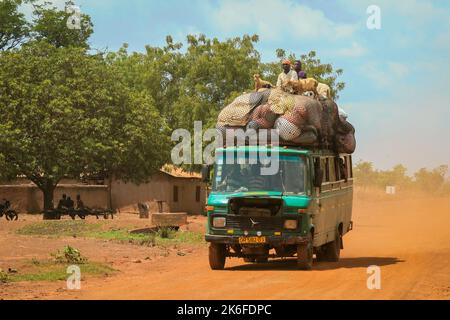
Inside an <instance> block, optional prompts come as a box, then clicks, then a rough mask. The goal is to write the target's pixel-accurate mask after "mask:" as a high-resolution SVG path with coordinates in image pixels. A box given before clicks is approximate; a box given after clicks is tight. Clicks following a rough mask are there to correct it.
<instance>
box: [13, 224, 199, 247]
mask: <svg viewBox="0 0 450 320" xmlns="http://www.w3.org/2000/svg"><path fill="white" fill-rule="evenodd" d="M130 231H131V230H129V229H127V228H111V229H109V230H104V229H103V228H102V225H101V224H99V223H95V224H94V223H92V224H91V223H87V222H86V221H73V220H60V221H42V222H37V223H33V224H29V225H26V226H24V227H22V228H20V229H18V230H17V233H18V234H20V235H28V236H48V237H77V238H78V237H84V238H94V239H101V240H110V241H115V242H119V243H131V244H136V245H142V246H149V247H152V246H170V245H175V244H182V243H184V244H202V243H204V239H203V234H202V233H201V232H192V231H175V230H173V229H171V228H164V227H163V228H158V229H156V230H155V231H148V232H146V233H132V232H130Z"/></svg>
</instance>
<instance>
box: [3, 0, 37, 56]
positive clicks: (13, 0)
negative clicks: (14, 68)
mask: <svg viewBox="0 0 450 320" xmlns="http://www.w3.org/2000/svg"><path fill="white" fill-rule="evenodd" d="M25 2H27V1H22V0H2V1H0V50H10V49H12V48H15V47H17V46H18V45H19V44H21V43H22V42H23V41H24V39H25V38H26V37H27V36H28V35H29V31H30V30H29V28H30V25H29V23H28V22H27V21H26V19H25V15H24V14H23V13H20V12H19V10H18V8H19V6H20V5H21V4H22V3H25Z"/></svg>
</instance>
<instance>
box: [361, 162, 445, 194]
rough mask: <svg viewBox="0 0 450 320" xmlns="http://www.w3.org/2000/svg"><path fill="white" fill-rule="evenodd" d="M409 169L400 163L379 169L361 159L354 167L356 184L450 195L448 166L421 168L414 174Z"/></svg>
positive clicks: (364, 187) (366, 186) (381, 188)
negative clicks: (385, 168)
mask: <svg viewBox="0 0 450 320" xmlns="http://www.w3.org/2000/svg"><path fill="white" fill-rule="evenodd" d="M407 172H408V169H407V168H406V167H405V166H404V165H402V164H398V165H396V166H394V167H393V168H392V169H389V170H378V169H376V168H375V167H374V165H373V163H372V162H367V161H359V162H358V163H357V164H356V165H355V168H354V176H355V183H356V186H358V187H361V188H362V189H376V188H378V189H380V190H382V191H383V190H384V189H385V188H386V186H395V187H396V189H397V191H400V192H405V191H408V192H421V193H425V194H433V195H435V196H436V195H437V196H450V180H449V179H448V178H447V175H448V166H447V165H441V166H438V167H436V168H434V169H427V168H421V169H419V170H418V171H416V172H415V173H414V174H412V175H408V173H407Z"/></svg>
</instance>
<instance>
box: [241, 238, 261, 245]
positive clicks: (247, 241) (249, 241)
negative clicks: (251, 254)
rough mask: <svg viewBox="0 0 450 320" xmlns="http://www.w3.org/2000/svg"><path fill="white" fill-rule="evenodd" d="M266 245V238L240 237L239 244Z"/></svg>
mask: <svg viewBox="0 0 450 320" xmlns="http://www.w3.org/2000/svg"><path fill="white" fill-rule="evenodd" d="M254 243H266V237H239V244H254Z"/></svg>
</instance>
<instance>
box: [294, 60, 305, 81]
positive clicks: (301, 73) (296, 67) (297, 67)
mask: <svg viewBox="0 0 450 320" xmlns="http://www.w3.org/2000/svg"><path fill="white" fill-rule="evenodd" d="M294 70H295V72H297V77H298V78H299V79H306V78H307V76H306V72H305V71H303V70H302V62H301V61H300V60H295V64H294Z"/></svg>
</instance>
